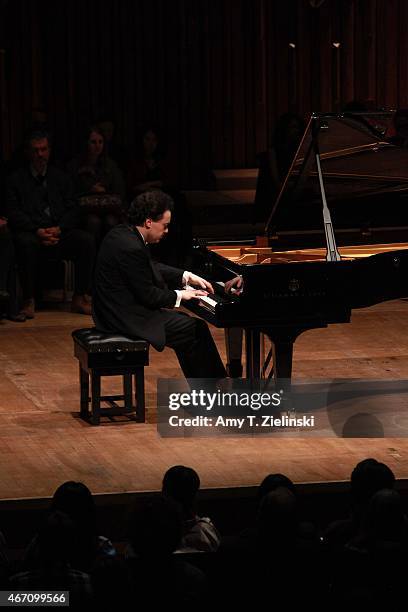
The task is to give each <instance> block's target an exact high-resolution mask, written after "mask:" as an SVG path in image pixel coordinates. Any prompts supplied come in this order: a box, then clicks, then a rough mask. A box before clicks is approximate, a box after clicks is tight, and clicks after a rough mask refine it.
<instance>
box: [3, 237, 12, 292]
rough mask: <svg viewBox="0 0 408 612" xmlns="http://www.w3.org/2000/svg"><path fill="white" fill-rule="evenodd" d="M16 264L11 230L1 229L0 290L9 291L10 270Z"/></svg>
mask: <svg viewBox="0 0 408 612" xmlns="http://www.w3.org/2000/svg"><path fill="white" fill-rule="evenodd" d="M13 266H14V248H13V241H12V238H11V235H10V232H8V231H7V229H2V230H1V231H0V291H8V288H9V277H10V271H11V269H12V267H13Z"/></svg>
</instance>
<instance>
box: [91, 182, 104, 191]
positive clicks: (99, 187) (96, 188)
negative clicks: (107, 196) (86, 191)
mask: <svg viewBox="0 0 408 612" xmlns="http://www.w3.org/2000/svg"><path fill="white" fill-rule="evenodd" d="M91 191H92V192H93V193H106V189H105V187H104V186H103V185H102V183H95V185H94V186H93V187H92V189H91Z"/></svg>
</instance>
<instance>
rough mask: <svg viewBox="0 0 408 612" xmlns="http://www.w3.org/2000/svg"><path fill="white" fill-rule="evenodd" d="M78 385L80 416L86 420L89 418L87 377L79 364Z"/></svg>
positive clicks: (86, 373)
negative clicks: (79, 390)
mask: <svg viewBox="0 0 408 612" xmlns="http://www.w3.org/2000/svg"><path fill="white" fill-rule="evenodd" d="M79 385H80V389H81V404H80V405H81V409H80V416H81V418H83V419H87V418H88V416H89V375H88V372H87V371H86V370H83V369H82V367H81V364H79Z"/></svg>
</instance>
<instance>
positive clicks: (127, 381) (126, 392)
mask: <svg viewBox="0 0 408 612" xmlns="http://www.w3.org/2000/svg"><path fill="white" fill-rule="evenodd" d="M132 390H133V389H132V375H131V374H124V375H123V400H124V407H125V410H126V411H129V412H132V411H133V403H132V401H133V398H132Z"/></svg>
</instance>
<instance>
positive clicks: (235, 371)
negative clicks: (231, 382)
mask: <svg viewBox="0 0 408 612" xmlns="http://www.w3.org/2000/svg"><path fill="white" fill-rule="evenodd" d="M227 374H228V376H229V377H230V378H242V363H241V362H240V360H239V359H232V360H231V362H230V363H227Z"/></svg>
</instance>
